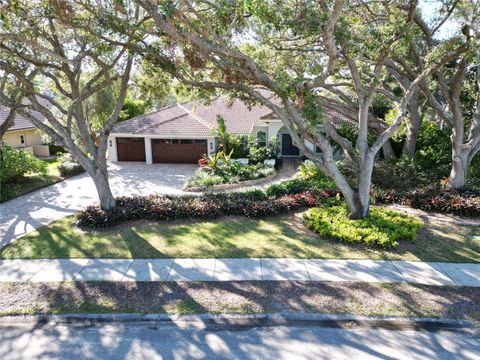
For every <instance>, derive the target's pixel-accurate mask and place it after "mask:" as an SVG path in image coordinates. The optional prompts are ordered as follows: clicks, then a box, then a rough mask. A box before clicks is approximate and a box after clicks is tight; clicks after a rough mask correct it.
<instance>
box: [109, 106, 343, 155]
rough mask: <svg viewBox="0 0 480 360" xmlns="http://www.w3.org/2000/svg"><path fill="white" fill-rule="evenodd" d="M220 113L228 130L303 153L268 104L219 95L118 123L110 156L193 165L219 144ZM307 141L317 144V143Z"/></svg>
mask: <svg viewBox="0 0 480 360" xmlns="http://www.w3.org/2000/svg"><path fill="white" fill-rule="evenodd" d="M217 115H221V116H222V117H223V118H224V119H225V125H226V127H227V131H228V132H230V133H232V134H237V135H254V136H256V137H257V139H258V140H259V141H260V142H265V143H267V142H268V141H270V140H272V139H273V138H274V137H276V138H277V139H278V140H279V141H280V151H281V153H280V155H281V156H282V157H300V156H303V154H302V152H301V151H300V150H299V149H298V148H297V147H296V146H295V144H294V143H293V141H292V137H291V136H290V134H289V133H288V131H287V129H286V128H285V126H284V125H283V123H282V121H281V120H280V119H278V118H277V117H276V116H275V115H274V113H272V111H271V110H270V109H269V108H268V107H265V106H253V107H251V108H249V107H248V106H247V105H246V104H245V103H243V102H242V101H241V100H238V99H236V100H231V99H227V98H225V97H219V98H217V99H215V100H213V101H212V102H211V103H210V104H208V105H205V104H201V103H197V102H188V103H183V104H175V105H172V106H168V107H166V108H163V109H160V110H158V111H155V112H152V113H150V114H146V115H142V116H139V117H136V118H132V119H130V120H127V121H123V122H121V123H118V124H116V125H115V126H114V127H113V129H112V131H111V133H110V136H109V141H108V144H109V147H108V156H109V159H110V161H113V162H117V161H142V162H146V163H147V164H152V163H187V164H188V163H192V164H194V163H196V162H197V161H198V160H199V159H200V158H201V157H202V156H203V155H204V154H208V155H212V154H213V153H214V152H215V151H216V150H217V148H218V145H219V144H218V139H217V138H216V137H215V129H216V127H217ZM325 115H326V116H328V117H329V118H333V119H334V122H336V123H338V122H342V121H349V122H350V121H351V120H349V119H345V118H344V117H343V115H341V114H340V113H338V112H336V111H330V110H327V111H326V112H325ZM308 145H309V146H311V148H312V149H313V144H308Z"/></svg>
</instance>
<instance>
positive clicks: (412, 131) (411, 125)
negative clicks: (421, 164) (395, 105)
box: [402, 91, 422, 159]
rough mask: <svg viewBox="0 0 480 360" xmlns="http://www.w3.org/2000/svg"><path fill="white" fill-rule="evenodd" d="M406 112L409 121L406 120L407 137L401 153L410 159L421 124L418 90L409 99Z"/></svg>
mask: <svg viewBox="0 0 480 360" xmlns="http://www.w3.org/2000/svg"><path fill="white" fill-rule="evenodd" d="M408 112H409V114H410V117H409V121H407V122H406V125H407V138H406V139H405V143H404V144H403V150H402V152H403V154H405V155H407V156H408V158H409V159H412V158H413V156H414V155H415V150H416V147H417V138H418V135H419V134H420V128H421V126H422V118H421V116H420V111H418V91H417V92H415V94H414V95H413V96H412V97H411V99H410V104H409V105H408Z"/></svg>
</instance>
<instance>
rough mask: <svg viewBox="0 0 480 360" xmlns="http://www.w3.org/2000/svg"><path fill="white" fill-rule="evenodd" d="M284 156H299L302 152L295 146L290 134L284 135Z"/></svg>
mask: <svg viewBox="0 0 480 360" xmlns="http://www.w3.org/2000/svg"><path fill="white" fill-rule="evenodd" d="M282 155H284V156H298V155H300V150H299V149H298V148H297V147H296V146H295V145H293V142H292V137H291V136H290V134H282Z"/></svg>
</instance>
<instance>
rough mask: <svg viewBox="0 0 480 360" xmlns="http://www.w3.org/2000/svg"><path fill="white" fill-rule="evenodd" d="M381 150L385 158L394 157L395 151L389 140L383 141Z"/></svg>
mask: <svg viewBox="0 0 480 360" xmlns="http://www.w3.org/2000/svg"><path fill="white" fill-rule="evenodd" d="M382 151H383V157H384V159H385V160H392V159H393V158H395V153H394V151H393V148H392V144H391V143H390V140H388V141H387V142H385V144H383V146H382Z"/></svg>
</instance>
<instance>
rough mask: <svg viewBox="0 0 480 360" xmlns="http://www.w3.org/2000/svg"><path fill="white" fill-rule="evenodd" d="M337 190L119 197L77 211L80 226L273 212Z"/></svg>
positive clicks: (300, 205)
mask: <svg viewBox="0 0 480 360" xmlns="http://www.w3.org/2000/svg"><path fill="white" fill-rule="evenodd" d="M332 195H333V193H329V192H324V193H316V192H313V191H305V192H301V193H299V194H289V195H282V196H267V195H266V194H265V193H264V192H262V191H253V192H247V193H220V194H208V195H202V196H161V195H150V196H136V197H119V198H117V199H116V202H117V206H116V207H115V208H113V209H112V210H108V211H106V210H102V209H101V208H100V207H98V206H89V207H87V208H86V209H85V210H83V211H80V212H78V213H77V215H76V222H77V226H79V227H83V228H102V227H110V226H114V225H118V224H120V223H123V222H127V221H132V220H139V219H146V220H176V219H188V218H196V219H211V218H218V217H221V216H225V215H238V216H247V217H258V216H273V215H277V214H280V213H284V212H287V211H291V210H294V209H299V208H305V207H312V206H314V205H315V203H316V199H318V198H322V197H329V196H332Z"/></svg>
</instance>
